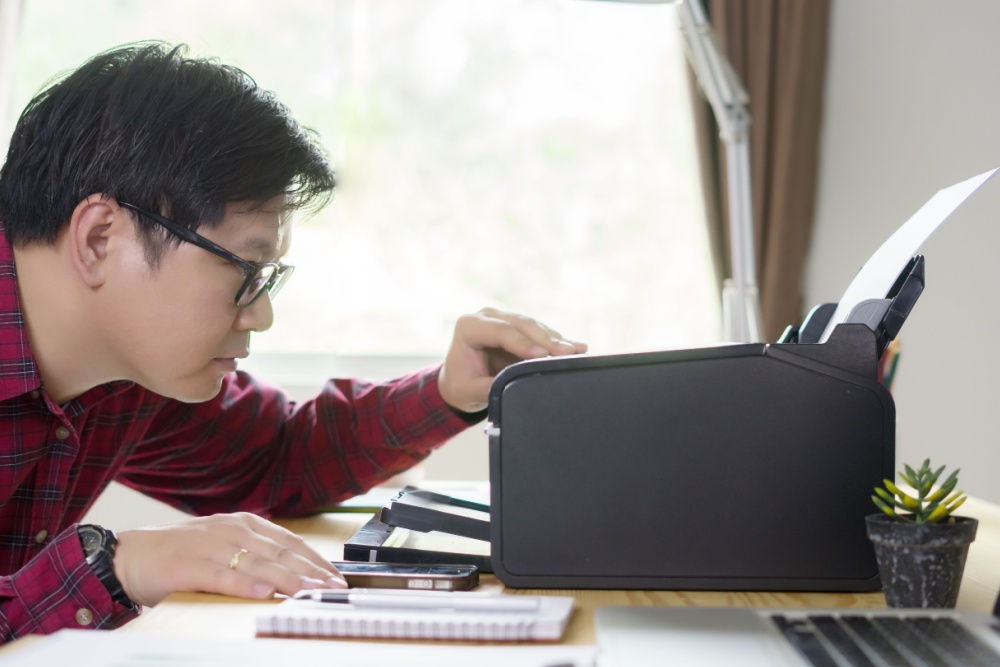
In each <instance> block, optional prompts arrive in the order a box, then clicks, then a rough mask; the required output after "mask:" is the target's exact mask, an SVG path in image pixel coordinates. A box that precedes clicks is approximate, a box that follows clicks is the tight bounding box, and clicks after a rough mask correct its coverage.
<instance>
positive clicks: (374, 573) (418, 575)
mask: <svg viewBox="0 0 1000 667" xmlns="http://www.w3.org/2000/svg"><path fill="white" fill-rule="evenodd" d="M333 566H334V567H336V568H337V569H338V570H340V573H341V574H342V575H344V578H345V579H347V585H348V586H350V587H351V588H410V589H418V590H427V591H467V590H470V589H472V588H475V587H476V586H478V585H479V568H478V567H476V566H475V565H419V564H415V563H364V562H358V561H334V563H333Z"/></svg>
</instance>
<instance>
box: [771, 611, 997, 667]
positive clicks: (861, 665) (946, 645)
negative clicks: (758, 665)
mask: <svg viewBox="0 0 1000 667" xmlns="http://www.w3.org/2000/svg"><path fill="white" fill-rule="evenodd" d="M771 620H772V621H774V623H775V624H776V625H777V626H778V629H780V630H781V631H782V632H783V633H784V635H785V637H786V638H787V639H788V640H789V641H790V642H791V643H792V645H793V646H795V648H796V649H798V651H799V653H800V654H801V655H802V656H803V657H804V658H805V659H806V660H807V661H808V662H809V664H811V665H814V666H815V667H844V666H845V665H849V666H851V667H855V666H857V667H885V666H891V667H896V666H897V665H898V666H903V667H965V666H966V665H969V666H974V667H980V666H982V667H987V666H997V667H1000V654H998V653H997V652H996V651H994V650H993V649H992V648H991V647H990V646H988V645H987V644H985V643H984V642H983V641H981V640H980V639H979V638H977V637H976V636H975V635H973V634H972V633H971V632H969V631H968V630H967V629H965V628H964V627H962V625H960V624H959V623H957V622H956V621H955V620H954V619H951V618H944V617H938V618H932V617H928V616H861V615H846V614H842V615H837V616H831V615H810V616H808V617H805V618H803V617H794V618H789V617H787V616H783V615H773V616H772V617H771Z"/></svg>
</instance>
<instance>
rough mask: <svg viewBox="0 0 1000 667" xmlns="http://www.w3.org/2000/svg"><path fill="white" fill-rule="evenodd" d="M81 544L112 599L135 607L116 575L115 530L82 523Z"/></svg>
mask: <svg viewBox="0 0 1000 667" xmlns="http://www.w3.org/2000/svg"><path fill="white" fill-rule="evenodd" d="M76 534H77V535H78V536H79V538H80V546H81V547H83V554H84V556H86V557H87V565H89V566H90V570H91V571H92V572H93V573H94V575H95V576H96V577H97V578H98V579H100V581H101V583H102V584H104V587H105V588H106V589H107V590H108V593H109V594H110V595H111V599H112V600H114V601H115V602H117V603H118V604H120V605H123V606H125V607H128V608H129V609H135V608H136V604H135V603H134V602H132V600H131V599H129V597H128V595H126V594H125V589H124V588H122V584H121V582H120V581H118V577H116V576H115V568H114V558H115V549H116V548H117V547H118V538H117V537H116V536H115V534H114V531H111V530H108V529H107V528H105V527H104V526H97V525H95V524H81V525H79V526H77V528H76Z"/></svg>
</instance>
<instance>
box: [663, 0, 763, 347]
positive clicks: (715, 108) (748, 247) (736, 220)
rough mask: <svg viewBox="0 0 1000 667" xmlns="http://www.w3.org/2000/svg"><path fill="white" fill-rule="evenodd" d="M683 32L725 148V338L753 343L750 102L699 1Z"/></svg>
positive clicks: (692, 1)
mask: <svg viewBox="0 0 1000 667" xmlns="http://www.w3.org/2000/svg"><path fill="white" fill-rule="evenodd" d="M678 9H679V15H680V20H681V33H682V34H683V36H684V45H685V51H686V52H687V56H688V61H689V62H690V63H691V69H692V70H694V74H695V78H696V79H697V81H698V86H699V88H701V91H702V93H703V94H704V95H705V98H706V99H707V100H708V103H709V106H711V107H712V113H713V114H714V116H715V120H716V122H717V123H718V125H719V137H720V138H721V139H722V141H723V143H724V144H725V145H726V174H727V186H728V187H727V191H728V195H729V197H728V202H729V240H730V262H731V269H732V271H731V275H730V278H729V280H727V281H726V282H727V285H726V286H725V288H724V291H723V336H724V337H725V338H726V339H727V340H732V341H741V342H753V341H759V340H760V338H761V336H760V319H761V317H760V299H759V295H758V290H757V284H756V283H757V270H756V264H755V261H754V248H753V205H752V201H751V190H750V132H749V127H750V115H749V113H747V109H746V105H747V103H748V102H749V101H750V98H749V95H748V94H747V92H746V89H745V88H744V87H743V85H742V83H741V82H740V80H739V77H737V76H736V72H735V71H734V70H733V68H732V65H731V64H730V63H729V60H728V59H727V58H726V57H725V56H724V55H723V53H722V51H721V49H719V45H718V42H717V41H716V39H715V34H714V33H713V32H712V28H711V25H709V23H708V19H707V16H706V14H705V8H704V7H703V6H702V4H701V0H683V2H682V3H681V5H680V7H679V8H678Z"/></svg>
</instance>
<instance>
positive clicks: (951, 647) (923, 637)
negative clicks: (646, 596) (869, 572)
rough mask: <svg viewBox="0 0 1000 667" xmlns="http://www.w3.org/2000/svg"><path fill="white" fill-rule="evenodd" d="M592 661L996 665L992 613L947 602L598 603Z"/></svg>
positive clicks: (998, 645)
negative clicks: (792, 605)
mask: <svg viewBox="0 0 1000 667" xmlns="http://www.w3.org/2000/svg"><path fill="white" fill-rule="evenodd" d="M594 627H595V630H596V633H597V645H598V647H599V649H600V651H599V656H600V658H599V662H598V664H599V665H600V667H637V666H640V665H695V666H696V667H716V666H721V665H726V666H727V667H728V666H730V665H733V666H739V667H743V666H748V667H755V666H757V665H759V666H760V667H765V666H767V667H778V666H781V665H799V666H804V667H811V666H814V665H816V666H822V667H848V666H850V667H854V666H858V665H863V666H865V667H869V666H871V667H882V666H885V665H893V666H895V665H920V666H921V667H923V666H927V665H930V666H935V667H936V666H940V667H964V666H965V665H998V666H1000V596H998V598H997V602H996V606H995V607H994V609H993V615H992V616H991V615H989V614H981V613H977V612H966V611H956V610H953V609H933V610H932V609H927V610H924V609H879V610H859V609H756V608H715V607H598V609H597V611H596V614H595V618H594Z"/></svg>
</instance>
